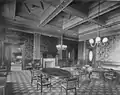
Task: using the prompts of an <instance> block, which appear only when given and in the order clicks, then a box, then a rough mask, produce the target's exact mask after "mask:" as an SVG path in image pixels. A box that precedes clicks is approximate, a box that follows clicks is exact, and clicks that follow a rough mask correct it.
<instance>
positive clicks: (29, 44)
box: [24, 35, 33, 59]
mask: <svg viewBox="0 0 120 95" xmlns="http://www.w3.org/2000/svg"><path fill="white" fill-rule="evenodd" d="M24 44H25V46H24V47H25V48H24V49H25V50H24V57H25V59H33V36H32V35H31V36H27V37H26V40H25V42H24Z"/></svg>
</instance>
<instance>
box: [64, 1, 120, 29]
mask: <svg viewBox="0 0 120 95" xmlns="http://www.w3.org/2000/svg"><path fill="white" fill-rule="evenodd" d="M105 3H106V2H105ZM102 4H103V3H102ZM101 6H102V5H101ZM119 7H120V3H118V2H114V3H113V4H112V5H109V6H104V7H101V11H100V13H99V14H97V13H96V14H93V13H91V14H93V15H90V16H89V17H86V18H84V19H83V20H81V21H76V20H74V19H73V20H74V21H75V22H74V24H65V25H64V29H65V30H67V29H71V28H73V27H75V26H77V25H80V24H82V23H85V22H87V21H91V20H92V21H93V19H94V18H96V17H98V16H100V15H103V14H105V13H108V12H110V11H112V10H114V9H117V8H119Z"/></svg>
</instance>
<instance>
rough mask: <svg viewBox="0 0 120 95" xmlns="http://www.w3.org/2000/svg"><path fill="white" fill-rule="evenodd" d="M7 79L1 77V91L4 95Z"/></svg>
mask: <svg viewBox="0 0 120 95" xmlns="http://www.w3.org/2000/svg"><path fill="white" fill-rule="evenodd" d="M5 87H6V77H0V89H2V95H5Z"/></svg>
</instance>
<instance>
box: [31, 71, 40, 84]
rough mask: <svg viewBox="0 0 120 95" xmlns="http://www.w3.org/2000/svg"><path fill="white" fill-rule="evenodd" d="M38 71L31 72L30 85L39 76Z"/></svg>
mask: <svg viewBox="0 0 120 95" xmlns="http://www.w3.org/2000/svg"><path fill="white" fill-rule="evenodd" d="M38 72H39V71H38V70H36V69H33V70H31V84H32V83H33V81H34V80H36V81H37V79H38V76H39V73H38Z"/></svg>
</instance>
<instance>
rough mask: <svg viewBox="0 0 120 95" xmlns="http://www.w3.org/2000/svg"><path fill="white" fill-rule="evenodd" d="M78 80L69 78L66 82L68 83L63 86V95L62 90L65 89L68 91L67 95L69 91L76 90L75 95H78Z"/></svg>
mask: <svg viewBox="0 0 120 95" xmlns="http://www.w3.org/2000/svg"><path fill="white" fill-rule="evenodd" d="M77 81H78V79H77V78H75V77H74V78H69V79H67V80H66V82H63V83H62V84H61V93H62V88H64V89H65V91H66V95H68V90H75V95H77V91H76V86H77Z"/></svg>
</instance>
